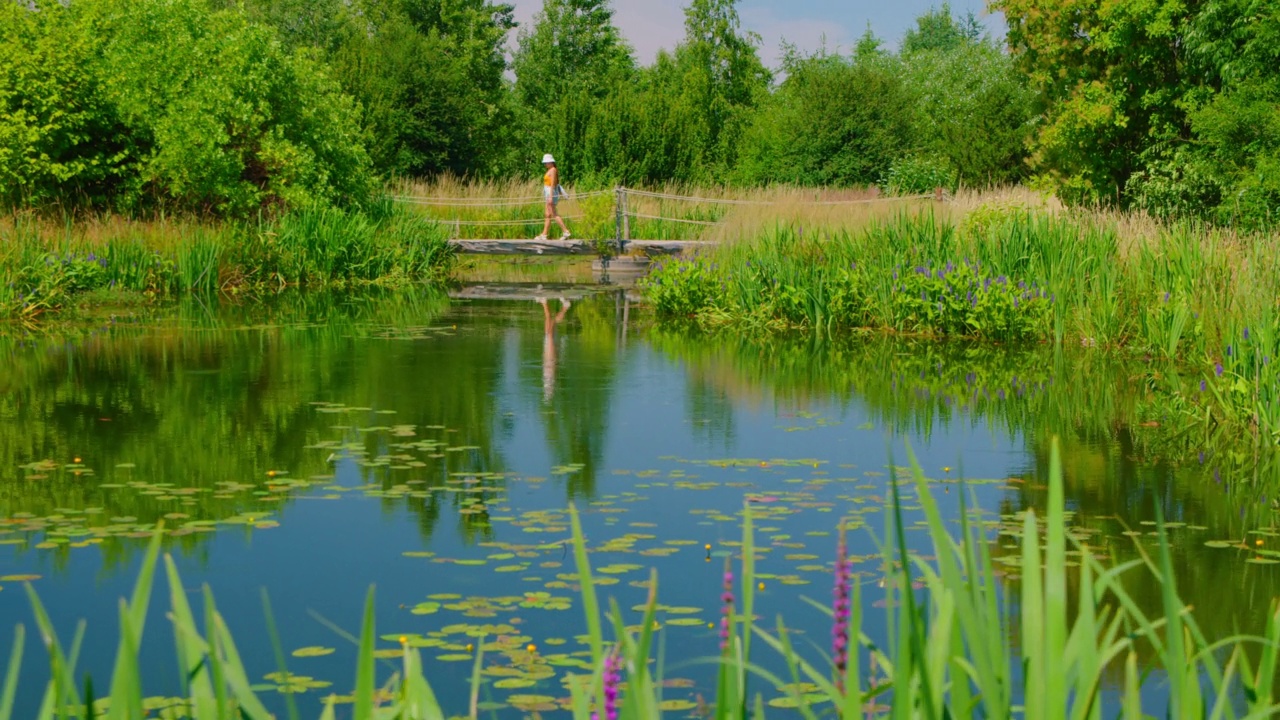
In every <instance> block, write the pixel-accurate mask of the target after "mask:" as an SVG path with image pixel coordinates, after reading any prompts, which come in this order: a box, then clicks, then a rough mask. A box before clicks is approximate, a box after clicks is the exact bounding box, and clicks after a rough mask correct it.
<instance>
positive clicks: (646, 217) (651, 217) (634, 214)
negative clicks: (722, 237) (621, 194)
mask: <svg viewBox="0 0 1280 720" xmlns="http://www.w3.org/2000/svg"><path fill="white" fill-rule="evenodd" d="M627 215H629V216H631V217H633V218H641V219H643V220H663V221H665V222H676V223H686V224H689V225H719V224H720V223H719V222H713V221H708V220H686V219H682V218H669V217H662V216H661V215H645V214H643V213H638V212H628V213H627Z"/></svg>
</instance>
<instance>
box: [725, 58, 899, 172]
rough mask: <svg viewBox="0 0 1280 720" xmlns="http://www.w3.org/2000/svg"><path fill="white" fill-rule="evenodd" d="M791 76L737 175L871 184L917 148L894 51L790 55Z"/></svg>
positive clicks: (764, 113)
mask: <svg viewBox="0 0 1280 720" xmlns="http://www.w3.org/2000/svg"><path fill="white" fill-rule="evenodd" d="M783 69H784V71H785V72H786V75H787V78H786V80H784V81H783V82H782V85H781V86H780V87H779V88H778V90H777V92H775V93H774V94H773V96H772V97H771V98H769V100H768V101H767V102H766V103H765V104H764V106H763V108H762V109H761V110H760V111H759V112H758V113H757V114H756V115H755V118H754V122H753V123H752V125H751V127H750V129H749V130H748V131H747V133H746V136H745V139H744V142H743V148H744V149H743V152H742V156H741V161H740V163H739V165H738V168H737V173H736V175H737V177H738V179H740V180H742V181H744V182H748V183H777V182H782V183H794V184H798V185H841V186H857V185H864V186H865V185H872V184H875V183H877V182H879V181H880V179H881V177H882V176H883V175H884V173H885V172H886V171H888V169H889V167H890V165H891V164H892V163H893V161H894V160H895V159H897V158H899V157H901V156H903V155H904V154H906V153H908V152H910V151H911V150H912V149H913V148H914V147H915V139H914V129H913V124H914V120H913V116H912V111H913V108H912V104H911V96H910V94H909V90H908V88H907V87H906V85H905V84H904V83H903V82H902V79H901V78H902V64H901V62H900V61H899V60H898V59H897V58H896V57H894V56H890V55H882V54H880V53H878V52H869V53H866V54H862V55H859V56H857V57H855V58H846V57H841V56H838V55H832V54H828V53H826V52H819V53H817V54H815V55H812V56H797V55H795V54H792V55H790V56H789V57H788V58H787V59H786V62H785V64H784V67H783Z"/></svg>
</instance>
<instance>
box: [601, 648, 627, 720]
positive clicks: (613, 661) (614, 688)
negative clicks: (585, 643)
mask: <svg viewBox="0 0 1280 720" xmlns="http://www.w3.org/2000/svg"><path fill="white" fill-rule="evenodd" d="M601 680H602V682H603V685H604V716H605V718H606V720H618V686H619V685H621V684H622V658H620V657H619V656H618V651H617V650H616V649H615V650H614V651H613V652H611V653H609V655H608V656H607V657H605V659H604V676H603V677H602V678H601ZM597 720H598V718H597Z"/></svg>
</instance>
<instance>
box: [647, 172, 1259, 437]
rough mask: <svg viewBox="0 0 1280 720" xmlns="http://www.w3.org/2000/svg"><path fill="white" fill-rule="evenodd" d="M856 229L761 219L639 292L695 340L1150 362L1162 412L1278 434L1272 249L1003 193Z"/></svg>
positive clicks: (1186, 226)
mask: <svg viewBox="0 0 1280 720" xmlns="http://www.w3.org/2000/svg"><path fill="white" fill-rule="evenodd" d="M982 197H983V196H981V195H978V196H975V197H973V198H970V199H969V200H968V201H960V202H957V203H955V205H954V206H950V205H944V206H942V207H941V208H931V209H924V210H921V211H918V212H914V213H913V212H899V213H897V214H895V215H893V216H892V217H889V218H887V219H873V220H870V221H869V222H867V223H866V224H864V225H863V227H861V228H857V227H851V226H847V225H846V226H841V227H834V228H833V227H829V226H824V225H822V224H802V223H788V224H783V223H779V224H778V225H777V226H775V227H774V228H772V229H769V230H766V231H764V232H761V233H759V234H758V235H756V236H754V237H747V238H743V239H741V240H739V241H737V242H727V243H722V244H720V245H718V246H715V247H711V248H708V249H707V250H705V251H703V252H701V253H698V254H696V255H694V256H692V257H686V258H679V259H671V260H666V261H662V262H659V263H657V264H656V265H655V266H654V268H653V269H652V271H651V272H650V274H649V276H648V277H647V278H646V279H645V280H644V281H643V286H644V290H645V292H646V293H647V295H648V297H649V299H650V301H651V303H652V305H653V306H654V308H655V311H656V312H657V313H658V314H659V315H660V316H661V317H663V318H665V319H666V320H667V321H674V322H678V323H684V324H692V325H694V326H696V327H698V328H700V329H701V330H704V331H709V332H717V331H720V330H731V331H733V332H737V333H741V332H748V333H752V332H755V333H762V334H768V333H771V332H782V331H791V330H801V331H805V332H810V333H813V334H815V335H818V336H823V335H833V334H839V333H850V332H858V331H867V330H871V331H882V332H889V333H906V334H916V335H922V336H934V337H949V336H955V337H969V338H977V339H983V340H987V341H990V342H994V343H1000V344H1006V343H1008V344H1018V343H1032V344H1035V343H1050V344H1055V345H1079V346H1084V347H1089V348H1098V349H1101V350H1104V351H1108V352H1119V353H1123V354H1128V355H1130V356H1136V357H1139V358H1144V359H1146V360H1148V361H1150V362H1156V361H1160V362H1161V363H1162V364H1161V368H1162V372H1153V373H1151V374H1150V376H1149V377H1147V378H1144V379H1145V381H1146V382H1148V383H1150V385H1151V390H1152V391H1153V392H1154V393H1156V394H1157V395H1158V396H1159V397H1160V398H1161V400H1162V405H1163V407H1165V408H1166V409H1167V411H1168V412H1169V414H1171V415H1174V416H1181V417H1184V418H1185V421H1186V422H1187V423H1190V424H1193V425H1200V424H1203V425H1204V426H1206V427H1216V426H1225V427H1229V428H1231V429H1232V430H1233V431H1240V432H1242V433H1245V434H1247V435H1249V436H1252V437H1254V438H1256V439H1260V440H1265V441H1266V442H1267V443H1268V444H1275V442H1276V439H1277V438H1280V374H1278V373H1277V371H1276V367H1275V364H1274V363H1273V359H1274V358H1275V357H1277V355H1278V354H1280V314H1278V313H1277V304H1276V298H1277V297H1280V261H1278V260H1277V257H1278V256H1280V253H1277V250H1280V237H1277V236H1276V235H1274V234H1267V233H1254V234H1241V233H1237V232H1234V231H1231V230H1229V229H1223V228H1214V227H1210V226H1204V225H1198V224H1192V223H1177V224H1168V223H1161V222H1157V221H1153V220H1149V219H1145V218H1143V217H1142V216H1139V215H1132V214H1124V215H1116V214H1109V213H1098V212H1081V211H1071V210H1065V209H1062V208H1055V207H1054V206H1052V205H1051V204H1046V203H1043V202H1029V201H1028V200H1027V198H1026V197H1022V198H1021V199H1019V197H1018V195H1016V194H1015V195H1012V196H1009V197H1003V198H1002V197H1001V196H999V195H993V196H988V197H989V199H987V200H986V201H983V200H982Z"/></svg>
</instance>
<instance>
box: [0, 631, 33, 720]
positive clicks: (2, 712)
mask: <svg viewBox="0 0 1280 720" xmlns="http://www.w3.org/2000/svg"><path fill="white" fill-rule="evenodd" d="M26 642H27V629H26V628H25V627H23V626H22V624H21V623H19V624H18V625H15V626H14V628H13V650H11V651H9V665H8V669H7V670H5V673H4V689H3V690H0V720H12V716H13V703H14V698H15V697H16V696H17V694H18V672H19V671H20V670H21V669H22V651H23V649H24V648H25V646H26Z"/></svg>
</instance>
